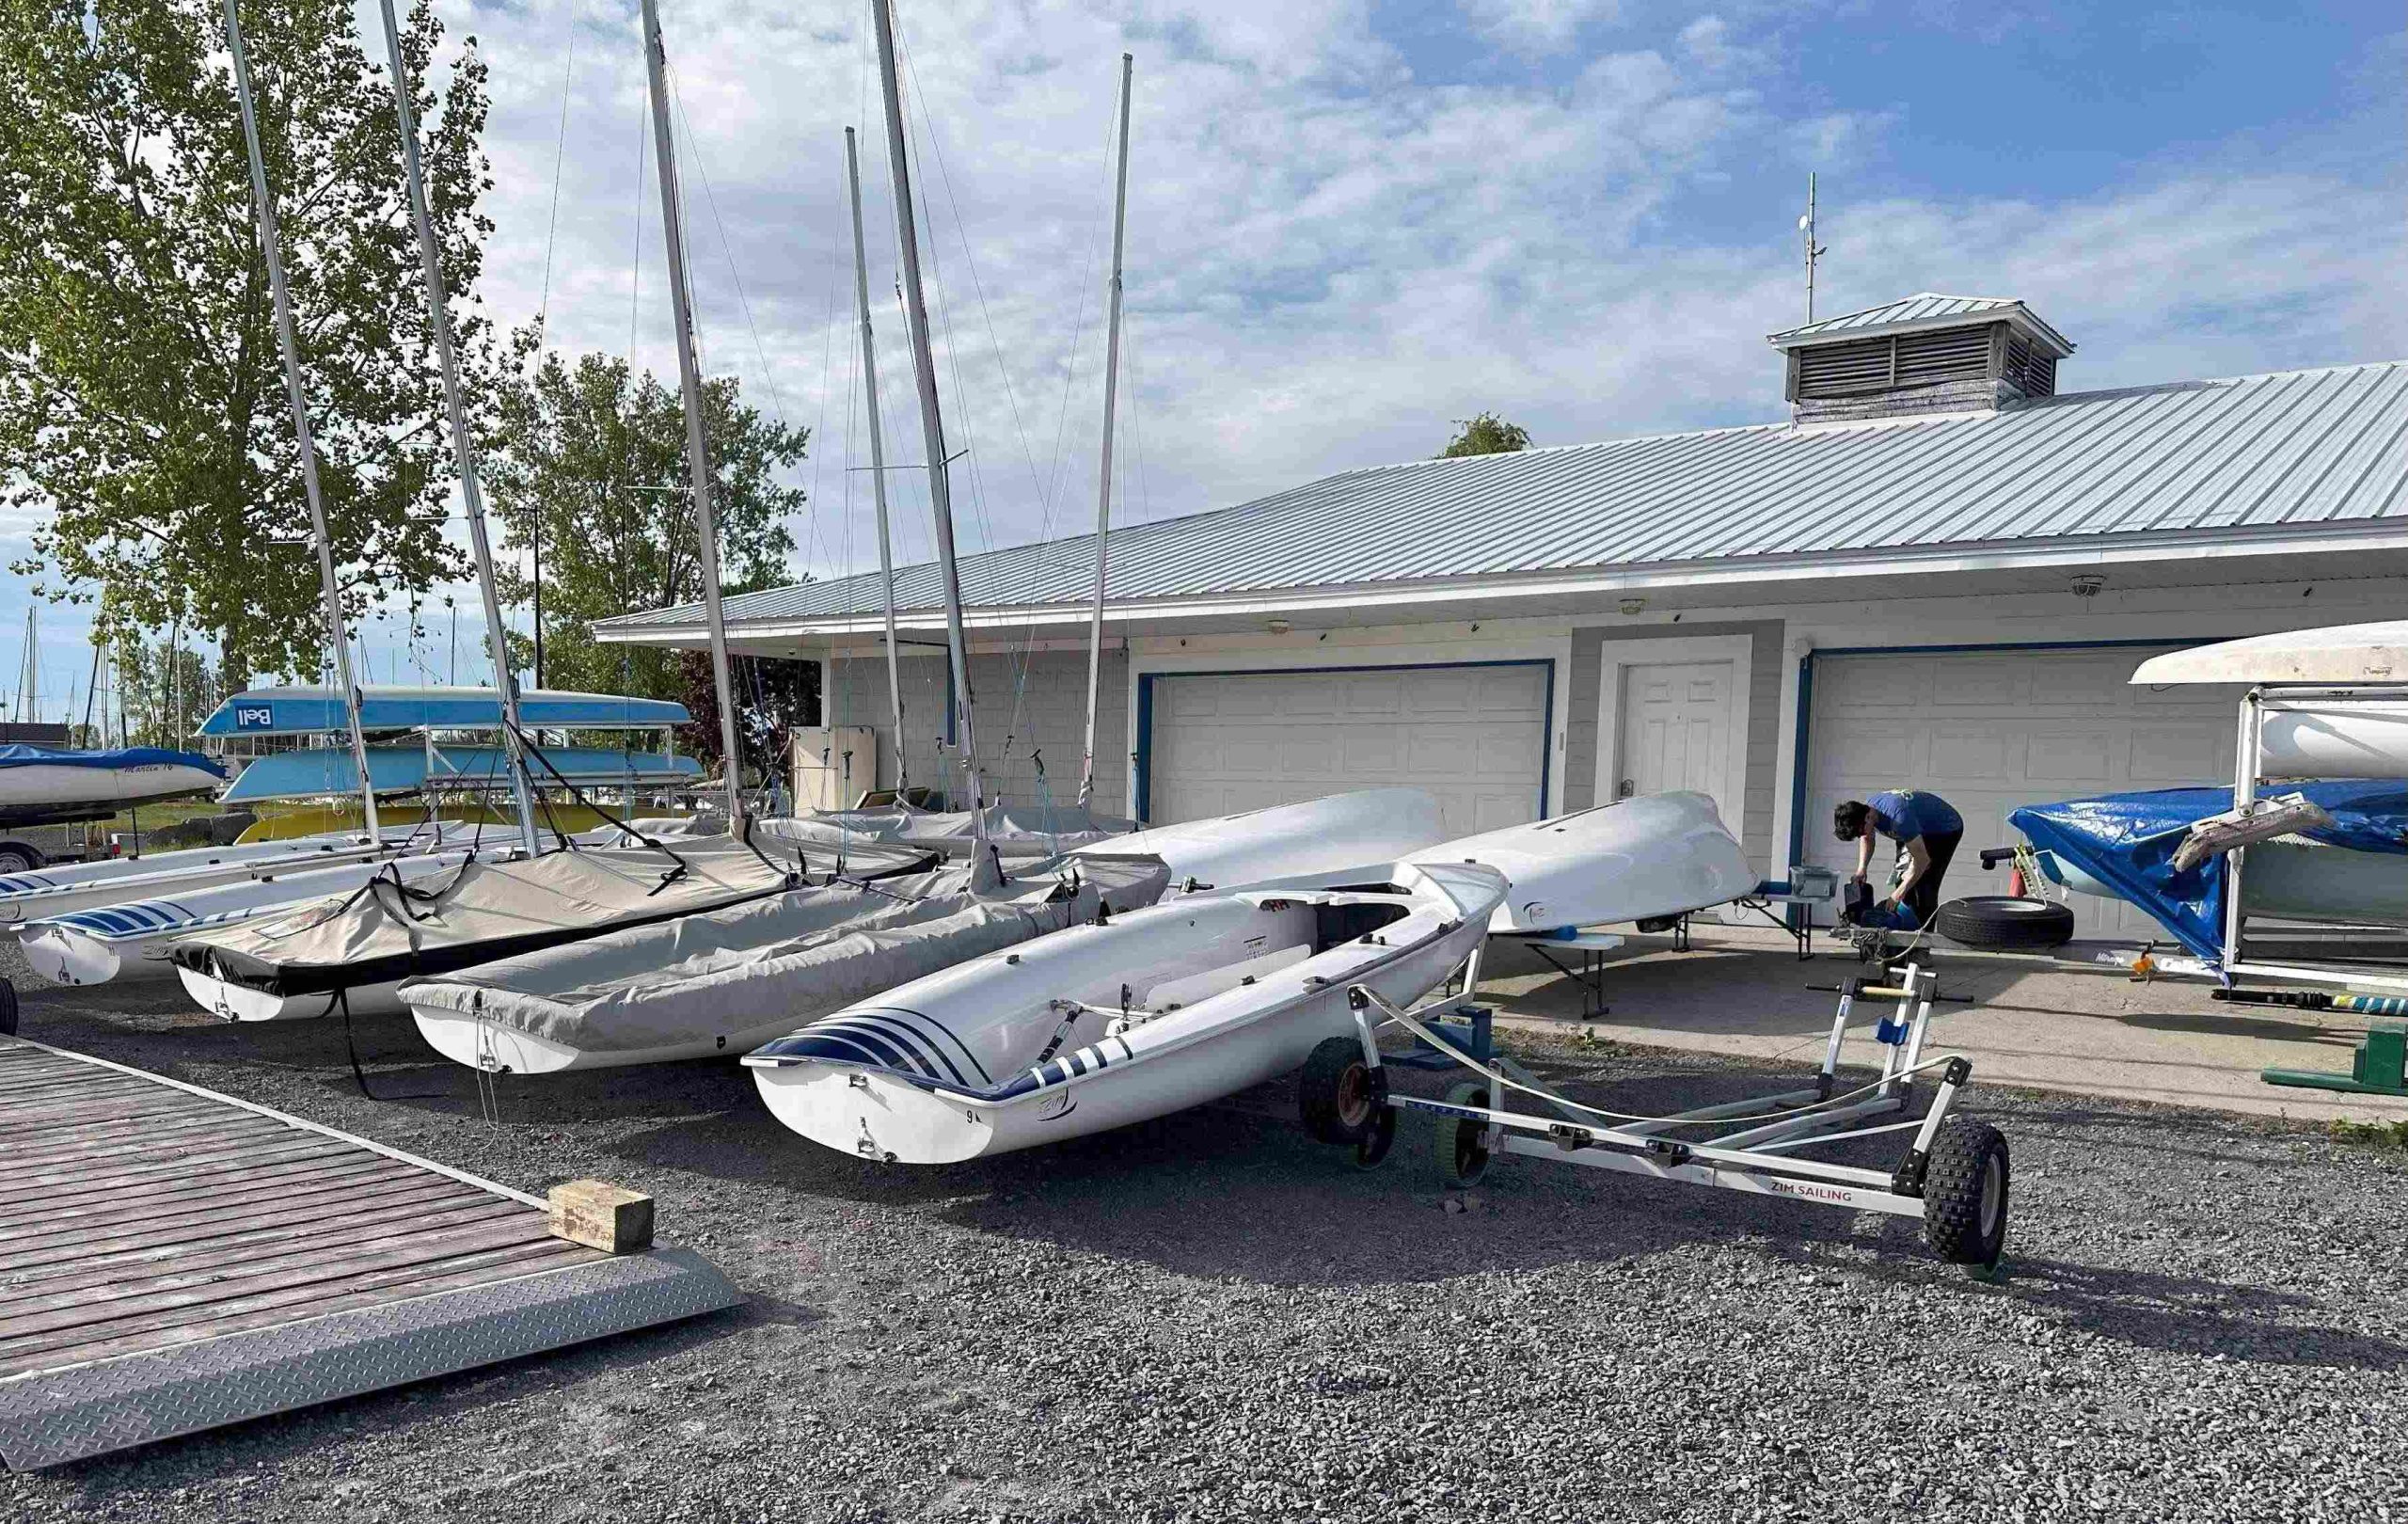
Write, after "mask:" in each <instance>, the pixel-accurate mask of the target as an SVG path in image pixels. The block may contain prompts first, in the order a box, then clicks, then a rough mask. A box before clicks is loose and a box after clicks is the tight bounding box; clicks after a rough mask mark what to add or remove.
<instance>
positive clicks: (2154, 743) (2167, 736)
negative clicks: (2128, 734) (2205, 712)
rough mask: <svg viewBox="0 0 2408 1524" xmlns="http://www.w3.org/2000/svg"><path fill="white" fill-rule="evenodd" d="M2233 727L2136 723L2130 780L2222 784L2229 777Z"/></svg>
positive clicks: (2156, 783)
mask: <svg viewBox="0 0 2408 1524" xmlns="http://www.w3.org/2000/svg"><path fill="white" fill-rule="evenodd" d="M2234 740H2235V737H2234V734H2233V726H2232V725H2230V724H2215V723H2211V722H2205V721H2203V722H2199V723H2197V724H2193V725H2152V724H2142V725H2136V726H2134V727H2133V730H2132V781H2133V782H2134V783H2137V784H2143V785H2149V786H2163V787H2168V788H2172V787H2176V786H2180V785H2183V784H2196V783H2211V782H2212V783H2221V782H2224V781H2225V780H2226V779H2228V778H2230V777H2231V776H2232V748H2233V743H2234Z"/></svg>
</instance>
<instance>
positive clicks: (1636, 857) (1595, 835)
mask: <svg viewBox="0 0 2408 1524" xmlns="http://www.w3.org/2000/svg"><path fill="white" fill-rule="evenodd" d="M1411 860H1412V861H1413V862H1416V863H1485V864H1487V865H1489V866H1491V867H1493V868H1496V869H1497V870H1498V871H1499V872H1501V873H1503V874H1504V875H1505V877H1506V879H1507V881H1509V882H1510V883H1511V884H1512V885H1513V891H1512V893H1511V894H1509V895H1508V896H1507V897H1506V901H1505V903H1504V904H1502V905H1499V906H1498V907H1497V914H1496V917H1495V919H1494V921H1493V922H1492V923H1491V926H1490V929H1491V930H1492V931H1497V932H1506V931H1555V930H1561V929H1568V928H1574V927H1583V926H1612V925H1616V924H1618V923H1620V922H1624V921H1644V920H1652V919H1654V918H1656V917H1657V916H1663V915H1679V914H1682V913H1686V912H1688V911H1694V910H1703V909H1704V908H1705V907H1706V906H1708V905H1719V904H1723V903H1725V902H1726V901H1729V900H1732V899H1735V898H1737V897H1739V896H1741V895H1744V894H1746V893H1747V892H1748V891H1749V890H1751V889H1752V888H1754V887H1755V886H1756V874H1755V872H1754V870H1753V869H1751V868H1750V867H1749V866H1748V859H1747V857H1746V855H1745V854H1744V853H1742V852H1741V851H1740V850H1739V843H1738V841H1737V839H1736V838H1735V837H1734V836H1733V835H1732V834H1731V833H1730V831H1729V830H1728V829H1726V828H1725V827H1724V826H1723V824H1722V818H1721V816H1720V815H1719V814H1718V813H1716V811H1715V808H1714V801H1713V799H1712V798H1711V797H1709V796H1707V795H1704V794H1698V793H1690V792H1687V791H1677V792H1672V793H1663V794H1642V795H1639V796H1637V797H1635V798H1631V799H1618V800H1616V801H1614V802H1612V803H1610V804H1600V805H1598V806H1597V807H1596V808H1594V809H1588V810H1577V811H1575V812H1574V813H1572V814H1570V815H1559V816H1557V817H1555V818H1553V819H1550V820H1534V821H1532V822H1530V823H1529V824H1528V825H1517V826H1508V827H1506V828H1505V829H1504V830H1502V831H1491V832H1488V833H1485V834H1482V835H1478V836H1465V837H1464V838H1463V839H1462V840H1460V841H1450V842H1447V843H1445V844H1443V845H1441V846H1437V847H1433V848H1431V849H1428V850H1427V851H1422V852H1416V853H1414V854H1413V856H1412V859H1411Z"/></svg>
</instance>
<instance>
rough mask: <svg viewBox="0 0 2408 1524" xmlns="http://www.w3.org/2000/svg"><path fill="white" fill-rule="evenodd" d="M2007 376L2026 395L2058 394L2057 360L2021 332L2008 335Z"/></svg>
mask: <svg viewBox="0 0 2408 1524" xmlns="http://www.w3.org/2000/svg"><path fill="white" fill-rule="evenodd" d="M2006 378H2007V380H2009V381H2011V382H2013V383H2014V384H2015V389H2017V390H2018V391H2020V392H2022V393H2023V395H2025V396H2026V397H2053V396H2055V395H2056V394H2057V362H2056V361H2055V360H2054V359H2052V358H2051V357H2049V356H2047V355H2044V354H2042V353H2041V352H2040V350H2039V349H2038V348H2036V346H2035V345H2033V344H2032V343H2030V342H2029V341H2026V340H2025V339H2024V337H2023V336H2022V335H2021V334H2020V333H2010V334H2009V335H2007V339H2006Z"/></svg>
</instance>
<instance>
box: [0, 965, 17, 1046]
mask: <svg viewBox="0 0 2408 1524" xmlns="http://www.w3.org/2000/svg"><path fill="white" fill-rule="evenodd" d="M16 1035H17V987H16V985H14V984H12V983H10V982H9V981H8V980H7V979H0V1037H15V1036H16Z"/></svg>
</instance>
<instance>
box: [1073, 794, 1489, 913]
mask: <svg viewBox="0 0 2408 1524" xmlns="http://www.w3.org/2000/svg"><path fill="white" fill-rule="evenodd" d="M1445 834H1446V825H1445V823H1444V821H1443V820H1442V819H1441V818H1440V816H1439V811H1438V801H1437V799H1436V798H1435V797H1434V796H1433V795H1432V794H1431V793H1430V792H1429V790H1427V789H1423V788H1364V789H1357V790H1355V792H1353V793H1346V794H1332V795H1330V796H1329V797H1327V798H1326V799H1316V800H1311V801H1308V802H1305V803H1302V804H1275V805H1272V806H1271V807H1269V808H1267V809H1259V810H1247V811H1245V812H1244V813H1242V814H1238V815H1222V816H1215V817H1213V818H1211V819H1209V820H1188V821H1183V822H1181V823H1180V824H1179V825H1168V826H1156V827H1154V828H1152V829H1151V830H1149V831H1137V832H1132V833H1130V834H1128V835H1125V836H1117V837H1115V838H1113V839H1112V840H1111V841H1109V842H1105V843H1101V844H1100V845H1097V846H1094V847H1083V848H1081V849H1078V851H1076V852H1074V853H1072V854H1071V855H1073V856H1081V855H1085V854H1087V853H1101V854H1109V855H1117V854H1120V853H1124V852H1135V853H1142V854H1144V855H1146V856H1149V857H1159V858H1161V859H1162V860H1163V862H1164V864H1165V865H1168V866H1169V868H1170V881H1171V891H1172V893H1174V894H1201V893H1205V892H1208V891H1210V890H1213V889H1222V890H1228V889H1239V888H1243V887H1244V886H1245V885H1247V884H1258V883H1271V882H1282V883H1290V882H1293V883H1302V882H1311V881H1319V882H1323V883H1343V882H1347V881H1350V880H1354V879H1358V878H1360V877H1361V876H1362V875H1364V874H1367V873H1369V874H1384V873H1386V870H1387V867H1388V865H1390V864H1392V863H1396V862H1398V861H1400V860H1402V859H1403V858H1406V857H1409V856H1411V855H1413V854H1414V853H1417V852H1418V851H1420V850H1421V849H1423V848H1426V847H1429V846H1431V845H1432V844H1434V843H1435V842H1437V841H1439V840H1441V839H1443V838H1444V836H1445Z"/></svg>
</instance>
